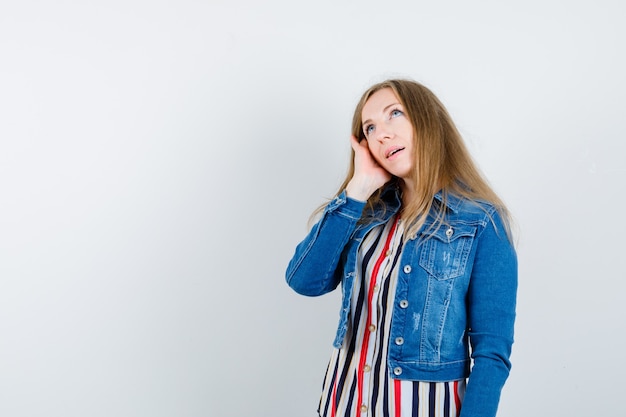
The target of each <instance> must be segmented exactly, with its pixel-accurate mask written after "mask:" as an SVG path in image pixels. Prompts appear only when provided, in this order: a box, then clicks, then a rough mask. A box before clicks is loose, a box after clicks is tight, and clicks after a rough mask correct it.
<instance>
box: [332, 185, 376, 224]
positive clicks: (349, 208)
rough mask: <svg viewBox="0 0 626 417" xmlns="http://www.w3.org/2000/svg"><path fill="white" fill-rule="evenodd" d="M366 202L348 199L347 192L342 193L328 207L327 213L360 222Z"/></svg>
mask: <svg viewBox="0 0 626 417" xmlns="http://www.w3.org/2000/svg"><path fill="white" fill-rule="evenodd" d="M365 204H366V202H365V201H360V200H355V199H353V198H350V197H348V195H347V194H346V191H345V190H344V191H342V192H341V194H339V195H338V196H337V197H335V198H333V199H332V201H330V202H329V203H328V205H327V206H326V212H327V213H334V214H339V215H342V216H345V217H348V218H350V219H353V220H359V219H360V218H361V214H362V213H363V208H364V207H365Z"/></svg>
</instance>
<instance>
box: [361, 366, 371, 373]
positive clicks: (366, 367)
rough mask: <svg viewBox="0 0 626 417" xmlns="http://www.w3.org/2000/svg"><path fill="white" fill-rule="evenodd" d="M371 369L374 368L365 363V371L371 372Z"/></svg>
mask: <svg viewBox="0 0 626 417" xmlns="http://www.w3.org/2000/svg"><path fill="white" fill-rule="evenodd" d="M371 370H372V368H370V366H369V365H365V366H364V367H363V372H369V371H371Z"/></svg>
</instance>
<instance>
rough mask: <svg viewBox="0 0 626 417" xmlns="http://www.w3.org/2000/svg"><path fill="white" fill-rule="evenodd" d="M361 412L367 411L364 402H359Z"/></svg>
mask: <svg viewBox="0 0 626 417" xmlns="http://www.w3.org/2000/svg"><path fill="white" fill-rule="evenodd" d="M361 412H362V413H366V412H367V406H366V405H365V404H361Z"/></svg>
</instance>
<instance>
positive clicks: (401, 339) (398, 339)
mask: <svg viewBox="0 0 626 417" xmlns="http://www.w3.org/2000/svg"><path fill="white" fill-rule="evenodd" d="M403 344H404V339H403V338H402V337H396V345H398V346H399V345H403Z"/></svg>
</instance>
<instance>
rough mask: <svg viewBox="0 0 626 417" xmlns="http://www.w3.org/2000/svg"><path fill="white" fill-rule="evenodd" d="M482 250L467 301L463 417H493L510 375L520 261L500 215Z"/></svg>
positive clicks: (480, 243)
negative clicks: (468, 360) (468, 362)
mask: <svg viewBox="0 0 626 417" xmlns="http://www.w3.org/2000/svg"><path fill="white" fill-rule="evenodd" d="M477 245H478V247H477V250H476V257H475V261H474V266H473V269H472V275H471V278H470V284H469V292H468V298H467V303H468V316H469V317H468V319H469V339H470V344H471V347H472V359H473V367H472V370H471V373H470V377H469V380H468V384H467V390H466V392H465V399H464V401H463V405H462V407H461V416H462V417H493V416H495V415H496V411H497V408H498V402H499V400H500V392H501V390H502V387H503V386H504V382H505V381H506V379H507V378H508V376H509V370H510V369H511V362H510V361H509V357H510V355H511V346H512V344H513V324H514V321H515V303H516V293H517V256H516V254H515V249H514V248H513V245H512V244H511V242H510V241H509V239H508V237H507V233H506V230H505V228H504V225H503V224H502V220H501V219H500V216H499V215H498V213H497V212H495V211H494V212H493V213H492V214H491V219H489V221H488V224H487V225H486V226H485V229H484V230H483V232H482V233H481V235H480V236H479V238H478V242H477Z"/></svg>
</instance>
